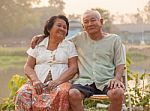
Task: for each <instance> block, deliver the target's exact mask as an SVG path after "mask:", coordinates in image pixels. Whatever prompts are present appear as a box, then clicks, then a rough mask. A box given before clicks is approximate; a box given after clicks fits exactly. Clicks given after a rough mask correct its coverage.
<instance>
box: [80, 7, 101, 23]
mask: <svg viewBox="0 0 150 111" xmlns="http://www.w3.org/2000/svg"><path fill="white" fill-rule="evenodd" d="M86 17H96V18H97V19H101V15H100V13H99V12H98V11H94V10H87V11H85V12H84V13H83V15H82V17H81V21H82V22H83V20H84V18H86Z"/></svg>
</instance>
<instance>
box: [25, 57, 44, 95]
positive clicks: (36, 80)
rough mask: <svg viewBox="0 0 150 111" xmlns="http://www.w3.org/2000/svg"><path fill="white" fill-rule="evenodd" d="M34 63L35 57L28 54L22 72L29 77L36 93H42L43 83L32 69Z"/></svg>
mask: <svg viewBox="0 0 150 111" xmlns="http://www.w3.org/2000/svg"><path fill="white" fill-rule="evenodd" d="M35 64H36V59H35V58H33V57H32V56H28V58H27V61H26V63H25V65H24V73H25V74H26V75H27V77H28V78H29V79H30V81H31V83H32V85H33V87H34V88H35V90H36V93H37V94H41V93H42V88H43V84H42V83H41V81H40V80H39V78H38V77H37V75H36V72H35V71H34V66H35Z"/></svg>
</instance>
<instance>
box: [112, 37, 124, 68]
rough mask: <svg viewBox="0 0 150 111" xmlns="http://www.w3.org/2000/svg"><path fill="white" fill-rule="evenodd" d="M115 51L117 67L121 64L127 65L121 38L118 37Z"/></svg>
mask: <svg viewBox="0 0 150 111" xmlns="http://www.w3.org/2000/svg"><path fill="white" fill-rule="evenodd" d="M114 50H115V56H114V63H115V66H118V65H120V64H125V63H126V50H125V47H124V45H123V44H122V42H121V39H120V37H119V36H118V37H117V39H116V41H115V44H114Z"/></svg>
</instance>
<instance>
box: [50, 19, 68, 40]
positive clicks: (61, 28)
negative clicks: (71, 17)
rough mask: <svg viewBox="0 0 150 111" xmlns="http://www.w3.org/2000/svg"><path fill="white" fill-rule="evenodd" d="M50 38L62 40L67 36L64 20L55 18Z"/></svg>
mask: <svg viewBox="0 0 150 111" xmlns="http://www.w3.org/2000/svg"><path fill="white" fill-rule="evenodd" d="M49 32H50V36H51V37H54V38H55V39H59V40H63V39H64V38H65V36H66V34H67V24H66V22H65V21H64V20H62V19H59V18H57V19H56V20H55V23H54V25H53V27H52V28H51V30H50V31H49Z"/></svg>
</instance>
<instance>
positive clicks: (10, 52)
mask: <svg viewBox="0 0 150 111" xmlns="http://www.w3.org/2000/svg"><path fill="white" fill-rule="evenodd" d="M26 50H27V48H22V47H13V48H10V47H8V48H2V47H0V56H25V55H26Z"/></svg>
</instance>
